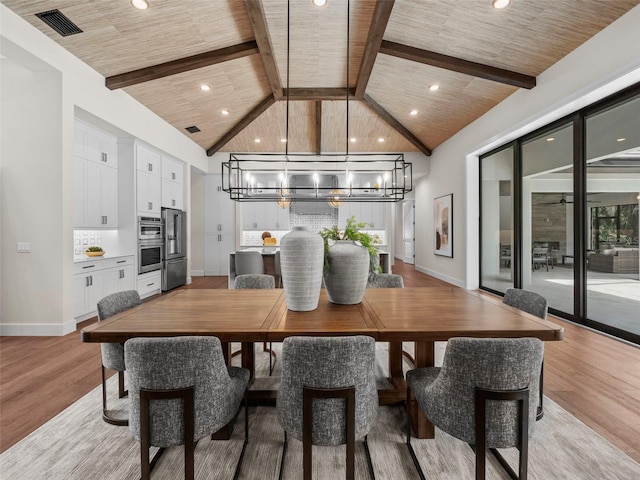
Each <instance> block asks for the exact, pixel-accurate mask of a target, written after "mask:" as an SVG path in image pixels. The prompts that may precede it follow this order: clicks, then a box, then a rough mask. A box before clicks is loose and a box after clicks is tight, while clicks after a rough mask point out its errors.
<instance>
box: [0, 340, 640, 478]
mask: <svg viewBox="0 0 640 480" xmlns="http://www.w3.org/2000/svg"><path fill="white" fill-rule="evenodd" d="M274 347H276V346H274ZM276 348H277V347H276ZM384 353H385V352H381V357H382V358H384ZM256 355H257V357H258V361H259V365H258V370H257V373H258V374H260V373H261V372H262V371H263V369H266V357H267V354H266V353H263V352H261V351H259V352H257V353H256ZM380 363H381V364H382V365H384V362H380ZM379 372H380V373H384V368H383V367H380V368H379ZM274 374H275V377H272V379H262V380H260V381H259V382H257V383H258V385H257V386H259V387H263V386H264V384H265V383H269V384H271V385H272V386H274V385H277V381H278V380H277V374H278V362H277V363H276V369H275V371H274ZM109 382H110V385H109V390H110V392H112V393H113V392H115V391H116V390H117V385H116V383H115V377H112V378H111V379H110V380H109ZM45 401H46V400H45ZM109 401H110V402H113V403H114V404H115V403H117V399H115V398H112V399H110V400H109ZM121 402H122V401H121ZM124 402H126V400H124ZM544 405H545V415H544V418H543V419H542V420H541V421H540V422H538V425H537V429H536V432H535V435H534V436H533V437H532V438H531V441H530V447H529V478H530V479H539V480H549V479H563V480H567V479H576V480H578V479H579V480H589V479H593V480H608V479H612V480H613V479H620V480H629V479H632V478H640V464H638V463H636V462H635V461H634V460H633V459H632V458H630V457H629V456H627V455H626V454H625V453H624V452H622V451H621V450H619V449H618V448H616V447H615V446H613V445H612V444H611V443H610V442H608V441H607V440H605V439H604V438H602V437H601V436H600V435H598V434H597V433H595V432H594V431H592V430H591V429H590V428H588V427H587V426H585V425H584V424H583V423H581V422H580V421H578V420H577V419H576V418H575V417H573V416H572V415H570V414H569V413H567V412H566V411H565V410H563V409H562V408H561V407H560V406H558V405H557V404H556V403H554V402H553V401H551V400H550V399H548V398H545V404H544ZM116 406H117V405H116ZM121 406H124V404H121ZM405 418H406V417H405V414H404V410H403V408H402V407H400V406H397V407H380V408H379V410H378V417H377V421H376V422H375V425H374V427H373V430H372V431H371V432H370V434H369V447H370V449H371V456H372V462H373V467H374V470H375V474H376V478H378V479H393V480H396V479H417V478H418V475H417V473H416V471H415V468H414V466H413V462H412V460H411V457H410V455H409V453H408V450H407V447H406V445H405V443H404V442H405V437H404V426H405ZM242 420H243V417H242V414H241V416H240V418H239V419H238V422H237V424H236V427H235V430H234V432H233V435H232V438H231V439H230V440H228V441H220V440H213V441H212V440H210V439H208V438H205V439H202V440H201V441H200V442H199V443H198V445H197V448H196V453H195V473H196V478H197V479H199V480H205V479H207V480H209V479H210V480H214V479H230V478H232V476H233V471H234V468H235V464H236V461H237V459H238V458H239V455H240V451H241V449H242V439H243V435H244V427H243V424H244V422H243V421H242ZM249 432H250V441H249V445H248V446H247V451H246V454H245V458H244V462H243V465H242V471H241V474H240V478H242V479H255V480H270V479H274V480H275V479H277V478H278V471H279V468H280V458H281V454H282V445H283V431H282V429H281V427H280V425H279V423H278V420H277V416H276V410H275V408H270V407H256V408H251V409H250V413H249ZM412 443H413V445H414V448H415V449H416V452H417V456H418V458H419V460H420V464H421V465H422V468H423V470H424V472H425V475H426V476H427V478H430V479H443V480H444V479H447V480H461V479H472V478H474V461H475V460H474V454H473V452H472V450H471V448H470V447H469V446H468V445H467V444H465V443H463V442H461V441H459V440H456V439H455V438H453V437H451V436H449V435H447V434H445V433H443V432H441V431H439V430H436V438H435V439H432V440H418V439H413V440H412ZM503 454H504V456H505V457H506V458H507V460H508V461H509V462H510V464H511V465H513V466H514V467H515V466H517V458H518V457H517V455H518V452H517V450H515V449H507V450H503ZM344 457H345V448H344V447H314V449H313V472H314V478H316V479H336V478H343V477H344V472H345V470H344V468H345V459H344ZM139 462H140V447H139V444H138V443H137V442H136V441H135V440H134V439H133V437H132V436H131V435H130V434H129V431H128V429H127V428H126V427H116V426H113V425H108V424H106V423H105V422H103V421H102V419H101V389H100V387H98V388H96V389H95V390H93V391H92V392H90V393H89V394H87V395H86V396H84V397H83V398H81V399H80V400H79V401H77V402H76V403H75V404H73V405H72V406H70V407H69V408H67V409H66V410H64V411H63V412H61V413H60V414H59V415H58V416H56V417H55V418H53V419H52V420H50V421H49V422H47V423H46V424H44V425H43V426H42V427H40V428H39V429H38V430H36V431H35V432H33V433H32V434H30V435H29V436H27V437H26V438H24V439H23V440H21V441H20V442H18V443H17V444H16V445H14V446H13V447H11V448H10V449H8V450H7V451H5V452H4V453H2V455H0V478H2V479H3V480H10V479H11V480H34V479H55V480H58V479H59V480H72V479H77V480H98V479H100V480H103V479H104V480H106V479H114V480H115V479H118V480H123V479H126V480H135V479H138V478H140V463H139ZM183 465H184V463H183V449H182V447H174V448H170V449H168V450H167V451H166V453H165V454H164V456H163V457H162V458H161V460H160V461H159V462H158V464H157V466H156V467H155V469H154V471H153V472H152V479H154V480H176V479H180V478H183V476H184V473H183V472H184V470H183ZM284 478H285V479H296V480H297V479H300V478H302V444H301V443H300V442H298V441H296V440H290V442H289V447H288V449H287V455H286V458H285V464H284ZM356 478H369V476H368V470H367V465H366V457H365V453H364V447H363V445H362V443H361V442H357V445H356ZM487 478H488V479H501V480H502V479H508V476H507V475H506V474H505V473H504V472H503V471H502V470H501V469H500V466H499V465H498V464H497V462H496V461H495V459H493V458H492V457H491V456H489V457H488V465H487Z"/></svg>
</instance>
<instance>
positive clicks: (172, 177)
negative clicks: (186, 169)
mask: <svg viewBox="0 0 640 480" xmlns="http://www.w3.org/2000/svg"><path fill="white" fill-rule="evenodd" d="M175 179H176V173H175V172H171V180H175Z"/></svg>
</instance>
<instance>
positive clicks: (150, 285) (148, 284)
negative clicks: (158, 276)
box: [147, 282, 156, 287]
mask: <svg viewBox="0 0 640 480" xmlns="http://www.w3.org/2000/svg"><path fill="white" fill-rule="evenodd" d="M155 283H156V282H153V283H147V287H152V286H153V285H155Z"/></svg>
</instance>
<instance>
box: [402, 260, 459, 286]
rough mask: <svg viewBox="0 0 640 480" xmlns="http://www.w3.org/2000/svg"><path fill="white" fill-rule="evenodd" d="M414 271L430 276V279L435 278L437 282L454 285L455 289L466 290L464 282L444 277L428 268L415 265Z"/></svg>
mask: <svg viewBox="0 0 640 480" xmlns="http://www.w3.org/2000/svg"><path fill="white" fill-rule="evenodd" d="M414 267H415V269H416V270H418V271H419V272H422V273H425V274H427V275H431V276H432V277H436V278H437V279H439V280H442V281H443V282H447V283H451V284H452V285H455V286H456V287H460V288H464V289H466V288H467V287H466V285H465V283H464V282H462V281H460V280H458V279H457V278H453V277H450V276H448V275H444V274H442V273H440V272H435V271H433V270H430V269H428V268H425V267H420V266H419V265H415V266H414Z"/></svg>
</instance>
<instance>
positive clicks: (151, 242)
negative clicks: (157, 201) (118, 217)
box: [138, 217, 164, 275]
mask: <svg viewBox="0 0 640 480" xmlns="http://www.w3.org/2000/svg"><path fill="white" fill-rule="evenodd" d="M163 259H164V235H163V225H162V219H161V218H155V217H138V274H139V275H140V274H143V273H148V272H154V271H156V270H160V269H162V260H163Z"/></svg>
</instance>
